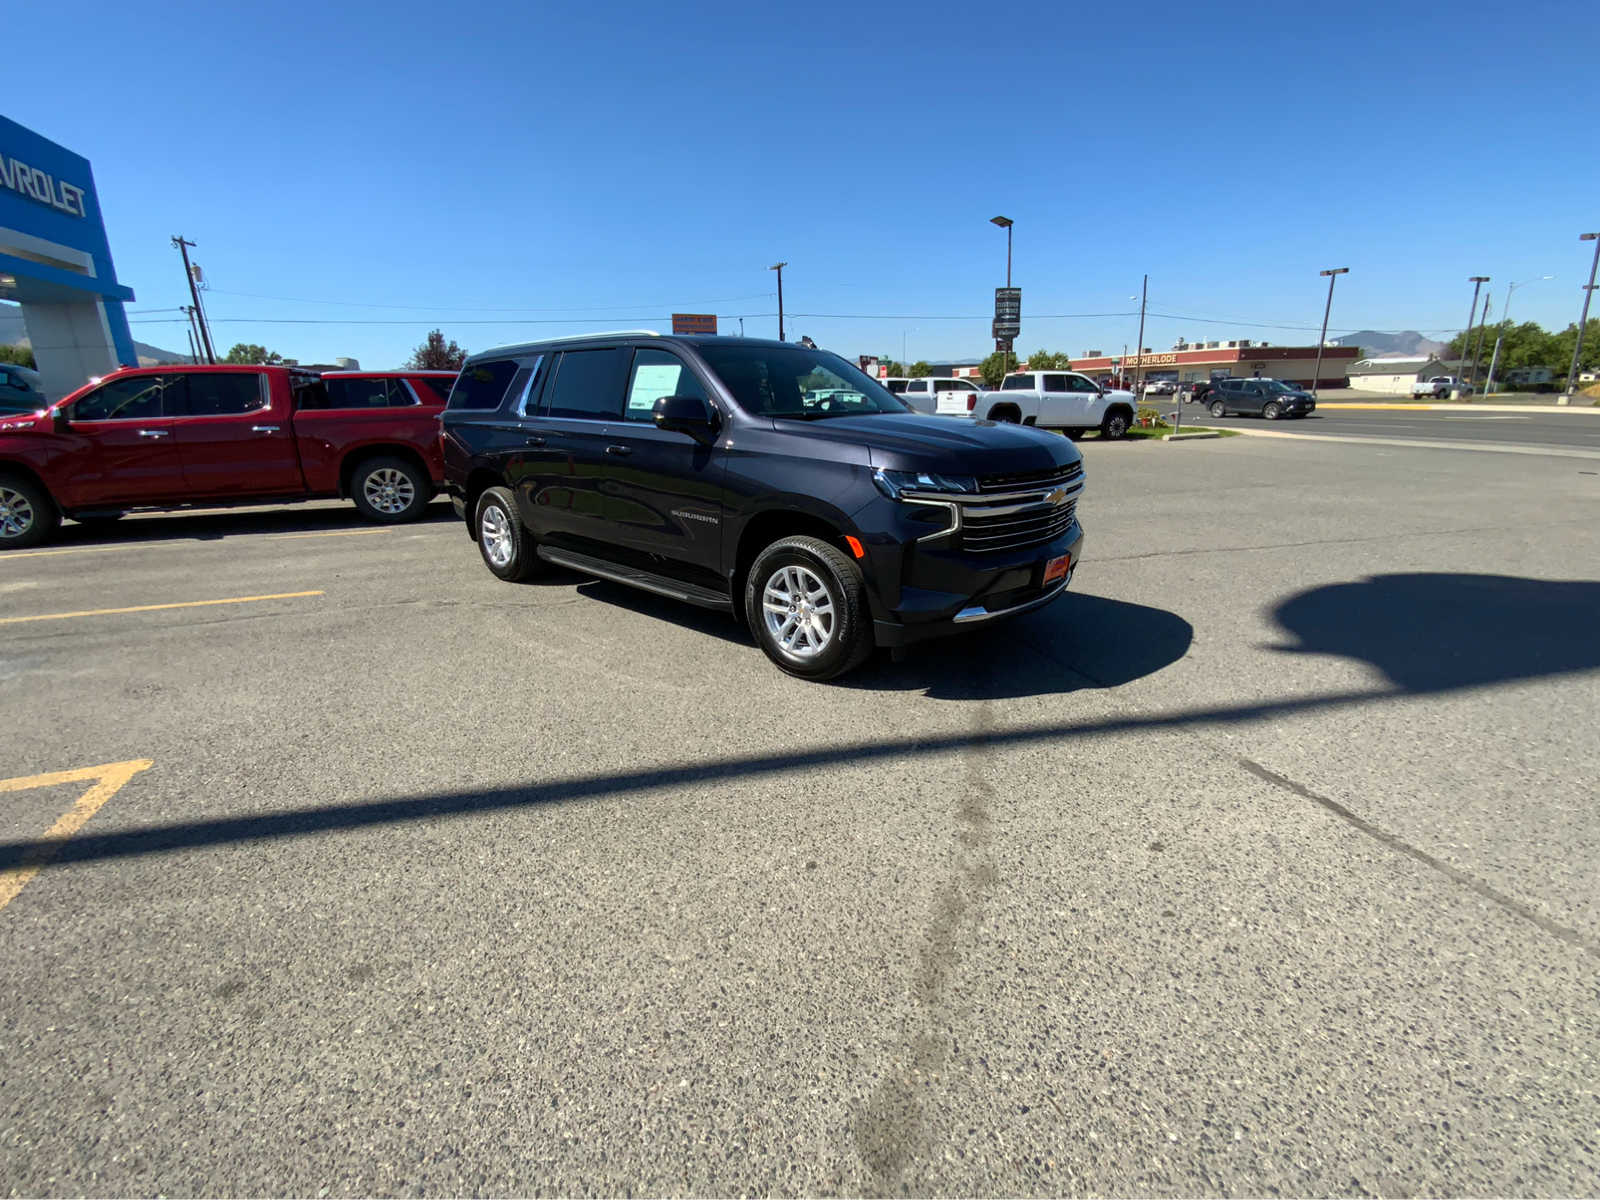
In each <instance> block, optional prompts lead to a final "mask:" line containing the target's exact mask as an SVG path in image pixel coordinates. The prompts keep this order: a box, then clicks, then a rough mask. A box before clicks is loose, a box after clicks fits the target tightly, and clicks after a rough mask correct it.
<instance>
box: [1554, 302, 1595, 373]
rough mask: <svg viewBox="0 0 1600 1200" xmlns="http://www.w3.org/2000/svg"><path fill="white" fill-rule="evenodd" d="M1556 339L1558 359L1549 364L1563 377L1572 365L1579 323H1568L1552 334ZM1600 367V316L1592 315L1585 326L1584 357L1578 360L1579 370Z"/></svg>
mask: <svg viewBox="0 0 1600 1200" xmlns="http://www.w3.org/2000/svg"><path fill="white" fill-rule="evenodd" d="M1551 337H1552V338H1553V339H1554V341H1555V352H1556V361H1555V362H1553V363H1551V364H1549V365H1550V366H1552V367H1555V368H1556V370H1557V371H1559V372H1560V373H1561V374H1562V376H1563V377H1565V376H1566V372H1567V368H1568V367H1570V366H1571V365H1572V347H1573V344H1574V343H1576V342H1577V340H1578V323H1577V322H1576V321H1574V322H1572V324H1570V325H1568V326H1567V327H1566V328H1565V329H1563V330H1562V331H1561V332H1560V333H1556V334H1552V335H1551ZM1595 367H1600V317H1590V318H1589V321H1588V323H1587V324H1586V325H1584V327H1583V357H1582V358H1580V359H1579V360H1578V370H1580V371H1589V370H1593V369H1594V368H1595Z"/></svg>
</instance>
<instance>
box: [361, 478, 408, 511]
mask: <svg viewBox="0 0 1600 1200" xmlns="http://www.w3.org/2000/svg"><path fill="white" fill-rule="evenodd" d="M361 493H362V495H364V496H365V497H366V498H367V503H368V504H370V505H372V507H373V508H374V509H376V510H377V511H378V512H381V513H383V514H384V515H385V516H388V517H397V516H399V515H400V514H401V513H403V512H405V511H406V509H408V508H410V507H411V504H412V501H414V500H415V499H416V498H417V489H416V488H415V487H414V486H413V485H412V483H411V480H410V479H408V478H407V477H406V473H405V472H404V471H397V470H395V469H394V468H393V467H379V468H378V469H377V470H376V471H373V472H372V473H371V474H370V475H368V476H367V479H366V482H365V483H363V484H362V485H361Z"/></svg>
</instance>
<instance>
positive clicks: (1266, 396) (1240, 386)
mask: <svg viewBox="0 0 1600 1200" xmlns="http://www.w3.org/2000/svg"><path fill="white" fill-rule="evenodd" d="M1206 403H1207V407H1209V408H1210V410H1211V415H1212V416H1213V417H1225V416H1227V415H1228V414H1229V413H1249V414H1250V415H1252V416H1262V417H1265V418H1266V419H1267V420H1269V421H1275V420H1277V419H1278V418H1279V417H1305V416H1309V415H1310V414H1311V413H1313V412H1315V411H1316V407H1317V402H1316V401H1315V400H1313V399H1312V398H1311V393H1310V392H1306V391H1302V390H1301V389H1299V388H1297V387H1295V386H1294V385H1293V384H1292V383H1283V382H1282V381H1280V380H1277V379H1218V380H1214V381H1213V382H1212V384H1211V391H1210V392H1208V393H1207V394H1206Z"/></svg>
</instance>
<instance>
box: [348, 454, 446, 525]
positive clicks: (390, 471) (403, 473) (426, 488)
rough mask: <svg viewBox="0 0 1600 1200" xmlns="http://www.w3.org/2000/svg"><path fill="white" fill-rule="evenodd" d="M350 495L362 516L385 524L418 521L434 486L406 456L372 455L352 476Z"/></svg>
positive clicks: (431, 496)
mask: <svg viewBox="0 0 1600 1200" xmlns="http://www.w3.org/2000/svg"><path fill="white" fill-rule="evenodd" d="M350 498H351V499H352V500H354V501H355V503H356V507H357V508H358V509H360V510H361V513H362V515H363V516H365V517H368V518H369V519H371V520H374V521H382V522H383V523H384V524H386V525H398V524H399V523H400V522H402V521H415V520H416V519H417V518H418V517H420V516H421V515H422V512H423V510H424V509H425V508H427V507H428V501H429V500H431V499H433V487H432V485H431V484H430V483H429V482H428V479H427V477H426V476H425V475H424V474H423V473H422V472H421V471H420V470H419V469H418V468H417V466H416V465H415V464H414V463H409V462H407V461H406V460H405V459H403V458H369V459H367V461H366V462H364V463H362V464H361V465H360V466H358V467H356V470H355V474H354V475H353V476H351V479H350Z"/></svg>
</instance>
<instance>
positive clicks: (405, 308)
mask: <svg viewBox="0 0 1600 1200" xmlns="http://www.w3.org/2000/svg"><path fill="white" fill-rule="evenodd" d="M209 290H210V292H211V294H212V295H213V296H243V297H245V298H247V299H250V300H278V301H282V302H283V303H285V304H323V305H327V306H329V307H332V308H384V309H393V310H396V311H402V312H436V313H451V312H478V313H498V312H504V313H523V312H526V313H563V312H570V313H588V312H593V313H600V312H628V311H629V310H631V309H636V308H656V307H661V308H670V307H672V306H673V304H675V303H678V302H676V301H674V302H672V303H667V302H661V303H659V304H658V303H657V302H655V301H650V302H647V303H643V304H607V305H594V306H591V307H587V308H584V307H578V308H571V307H569V308H529V307H523V308H481V307H476V308H475V307H468V306H460V307H454V306H449V305H445V306H438V305H430V304H376V303H372V302H370V301H366V300H314V299H311V298H310V297H307V296H264V295H262V294H261V293H259V292H229V291H224V290H223V289H222V288H211V289H209ZM772 295H773V293H771V292H753V293H751V294H750V295H747V296H724V297H722V298H721V299H720V300H696V301H693V302H692V303H685V304H684V307H692V308H704V307H709V306H711V305H715V304H737V303H740V302H741V301H744V300H769V299H771V298H772Z"/></svg>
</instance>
